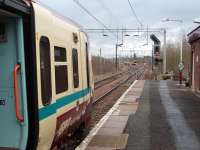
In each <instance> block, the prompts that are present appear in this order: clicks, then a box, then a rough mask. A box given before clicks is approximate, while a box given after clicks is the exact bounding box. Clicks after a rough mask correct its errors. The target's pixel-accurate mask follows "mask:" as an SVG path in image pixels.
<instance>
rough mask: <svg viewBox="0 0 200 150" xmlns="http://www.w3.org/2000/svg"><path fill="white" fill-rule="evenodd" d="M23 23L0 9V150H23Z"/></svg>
mask: <svg viewBox="0 0 200 150" xmlns="http://www.w3.org/2000/svg"><path fill="white" fill-rule="evenodd" d="M23 39H24V37H23V20H22V18H21V17H19V16H16V15H14V14H11V13H8V12H5V11H3V10H1V9H0V149H20V150H23V149H26V143H27V138H28V117H27V96H26V79H25V64H24V62H25V60H24V41H23Z"/></svg>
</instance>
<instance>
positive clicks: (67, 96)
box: [33, 3, 91, 149]
mask: <svg viewBox="0 0 200 150" xmlns="http://www.w3.org/2000/svg"><path fill="white" fill-rule="evenodd" d="M33 7H34V12H35V24H36V53H37V62H38V63H37V68H38V70H37V77H38V80H37V81H38V95H40V96H39V97H38V101H39V118H40V135H39V145H38V149H47V148H49V146H50V145H51V143H52V141H53V139H54V143H55V144H56V140H57V141H58V139H59V137H62V136H63V134H65V135H66V134H69V133H70V132H67V131H69V130H68V128H73V126H74V127H75V126H78V124H80V120H81V119H82V118H83V116H84V115H85V112H86V109H87V106H88V105H89V103H88V102H87V101H88V100H90V93H91V86H90V85H91V83H90V84H89V85H88V84H87V69H86V51H85V50H86V44H87V43H88V41H87V38H86V37H84V34H83V33H82V32H80V29H79V28H78V27H76V26H74V25H71V24H70V23H67V22H66V21H64V20H62V19H61V18H59V17H57V16H55V15H54V14H52V12H50V11H49V10H47V9H45V8H43V7H41V6H40V5H38V4H36V3H33ZM42 37H46V38H48V40H49V48H50V59H51V61H50V62H51V64H50V66H51V67H50V69H51V74H50V76H51V77H50V78H51V83H50V84H51V88H52V90H49V91H52V93H51V94H50V95H51V97H49V100H50V103H49V104H47V105H45V106H44V104H43V102H42V101H43V99H42V82H41V81H42V80H43V79H42V78H41V76H42V74H41V72H42V70H41V54H40V52H41V47H40V44H41V43H40V42H41V41H40V40H41V38H42ZM83 37H84V38H83ZM56 48H57V49H58V50H57V49H56ZM63 51H64V52H63ZM57 53H59V54H64V55H65V56H64V55H63V56H57V57H64V58H60V60H59V58H57V59H58V60H56V55H59V54H57ZM39 62H40V63H39ZM39 68H40V69H39ZM61 69H63V71H67V74H65V75H66V76H65V77H63V76H62V75H61V72H63V71H62V70H61ZM88 69H89V68H88ZM56 76H57V77H56ZM45 77H46V76H45ZM63 78H67V81H65V82H66V84H67V87H66V86H65V87H59V85H58V84H62V83H60V82H59V81H57V80H61V79H63ZM89 80H90V79H89ZM47 85H49V84H48V83H47ZM62 86H64V85H62ZM43 88H44V87H43ZM47 97H48V94H47ZM76 124H77V125H76ZM47 126H48V127H47ZM50 131H52V132H50Z"/></svg>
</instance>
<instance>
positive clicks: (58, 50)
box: [54, 46, 67, 62]
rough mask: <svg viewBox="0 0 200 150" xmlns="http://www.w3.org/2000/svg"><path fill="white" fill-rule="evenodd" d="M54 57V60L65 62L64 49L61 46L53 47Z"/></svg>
mask: <svg viewBox="0 0 200 150" xmlns="http://www.w3.org/2000/svg"><path fill="white" fill-rule="evenodd" d="M54 59H55V61H56V62H66V61H67V57H66V49H65V48H62V47H57V46H55V47H54Z"/></svg>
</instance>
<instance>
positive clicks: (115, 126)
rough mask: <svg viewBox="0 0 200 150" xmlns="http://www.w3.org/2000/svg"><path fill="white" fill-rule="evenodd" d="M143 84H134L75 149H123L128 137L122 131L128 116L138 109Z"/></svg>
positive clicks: (142, 82)
mask: <svg viewBox="0 0 200 150" xmlns="http://www.w3.org/2000/svg"><path fill="white" fill-rule="evenodd" d="M144 83H145V81H142V80H140V81H136V82H134V83H133V84H132V85H131V86H130V87H129V89H128V90H127V91H126V92H125V93H124V94H123V95H122V96H121V98H120V99H119V100H118V101H117V103H116V104H115V105H114V106H113V107H112V108H111V110H110V111H109V112H108V113H107V114H106V115H105V116H104V117H103V118H102V119H101V120H100V122H99V123H98V124H97V125H96V126H95V128H94V129H93V130H92V131H91V132H90V134H89V135H88V137H87V138H86V139H85V140H84V141H83V142H82V144H81V145H80V146H79V147H78V148H77V149H81V150H83V149H86V150H114V149H125V148H126V145H127V141H128V136H129V135H128V134H126V133H124V130H125V128H126V125H127V121H128V118H129V116H130V115H131V114H135V112H136V110H137V108H138V100H139V98H140V96H141V93H142V91H143V86H144Z"/></svg>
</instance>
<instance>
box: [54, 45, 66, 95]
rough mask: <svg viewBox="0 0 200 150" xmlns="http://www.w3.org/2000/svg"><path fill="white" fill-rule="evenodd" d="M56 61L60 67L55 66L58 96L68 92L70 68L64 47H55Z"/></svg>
mask: <svg viewBox="0 0 200 150" xmlns="http://www.w3.org/2000/svg"><path fill="white" fill-rule="evenodd" d="M54 59H55V62H58V63H59V65H57V64H56V65H55V81H56V94H60V93H62V92H65V91H67V90H68V68H67V55H66V49H65V48H62V47H57V46H55V47H54Z"/></svg>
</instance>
